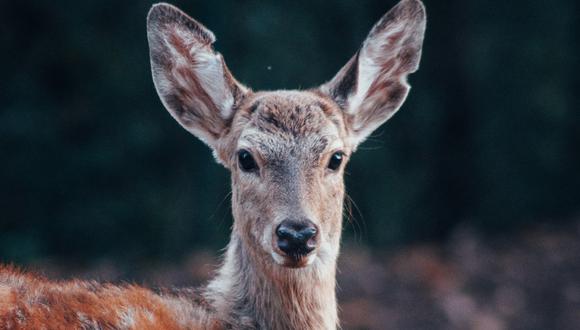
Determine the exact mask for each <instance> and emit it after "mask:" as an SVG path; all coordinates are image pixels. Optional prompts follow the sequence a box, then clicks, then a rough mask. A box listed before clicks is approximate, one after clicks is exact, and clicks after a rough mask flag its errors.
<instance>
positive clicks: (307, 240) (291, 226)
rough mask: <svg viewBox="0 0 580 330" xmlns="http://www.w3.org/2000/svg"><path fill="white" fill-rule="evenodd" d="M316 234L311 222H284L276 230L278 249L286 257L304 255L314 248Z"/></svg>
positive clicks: (316, 231)
mask: <svg viewBox="0 0 580 330" xmlns="http://www.w3.org/2000/svg"><path fill="white" fill-rule="evenodd" d="M317 233H318V229H317V228H316V226H315V225H314V224H313V223H312V222H311V221H308V220H306V221H292V220H284V221H282V223H280V225H279V226H278V227H277V228H276V235H277V236H278V242H277V243H278V247H279V248H280V250H281V251H283V252H284V253H286V254H288V255H294V256H295V255H306V254H308V253H310V252H312V251H313V250H314V249H315V248H316V240H315V239H314V237H315V236H316V234H317Z"/></svg>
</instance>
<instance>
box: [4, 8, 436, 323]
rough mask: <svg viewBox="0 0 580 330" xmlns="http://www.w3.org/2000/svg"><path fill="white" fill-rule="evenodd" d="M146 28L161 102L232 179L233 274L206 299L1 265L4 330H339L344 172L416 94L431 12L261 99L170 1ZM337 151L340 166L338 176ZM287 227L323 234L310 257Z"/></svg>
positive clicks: (392, 25)
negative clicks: (280, 237) (411, 79)
mask: <svg viewBox="0 0 580 330" xmlns="http://www.w3.org/2000/svg"><path fill="white" fill-rule="evenodd" d="M147 28H148V39H149V46H150V52H151V66H152V72H153V80H154V83H155V86H156V88H157V91H158V94H159V96H160V98H161V100H162V102H163V104H164V105H165V107H166V108H167V110H168V111H169V112H170V114H171V115H172V116H173V117H174V118H175V119H176V120H177V121H178V122H179V123H180V124H181V125H182V126H183V127H184V128H185V129H187V130H188V131H189V132H191V133H192V134H194V135H195V136H197V137H198V138H200V139H201V140H203V141H204V142H205V143H207V144H208V145H209V146H210V147H211V148H212V149H213V151H214V155H215V157H216V159H217V160H218V161H219V162H220V163H221V164H223V165H224V166H225V167H227V168H228V169H229V170H230V171H231V178H232V210H233V215H234V224H233V227H232V234H231V239H230V243H229V245H228V248H227V251H226V254H225V258H224V262H223V265H222V267H221V268H220V269H219V270H218V272H217V275H216V277H215V278H214V279H213V280H212V281H211V282H210V283H209V284H208V286H207V287H205V288H204V289H202V290H201V291H199V293H197V294H196V293H194V291H192V290H187V289H186V290H180V291H175V292H172V293H168V292H165V293H153V292H152V291H150V290H147V289H143V288H140V287H137V286H131V285H124V286H115V285H110V284H97V283H93V282H81V281H72V282H64V283H61V282H50V281H47V280H44V279H42V278H39V277H35V276H32V275H27V274H22V273H20V272H18V271H15V270H14V269H12V268H0V326H1V327H2V328H7V329H37V328H42V327H43V326H44V327H46V328H48V329H65V328H66V329H70V328H79V329H216V330H217V329H335V328H336V327H337V326H338V316H337V306H336V296H335V285H336V282H335V273H336V260H337V257H338V253H339V246H340V236H341V231H342V210H343V199H344V181H343V171H344V168H345V165H346V162H347V160H348V158H349V157H350V156H351V154H352V153H353V152H354V150H355V149H356V147H357V146H358V145H359V144H360V143H362V141H364V139H365V138H366V137H367V136H368V135H369V134H370V133H371V132H372V131H373V130H374V129H375V128H377V127H378V126H380V125H381V124H382V123H384V122H385V121H386V120H388V119H389V118H390V117H391V116H392V115H393V114H394V113H395V112H396V111H397V110H398V109H399V108H400V106H401V104H402V103H403V101H404V100H405V98H406V96H407V94H408V91H409V85H408V84H407V82H406V77H407V75H408V74H410V73H412V72H414V71H416V70H417V68H418V64H419V58H420V54H421V45H422V41H423V33H424V30H425V12H424V8H423V5H422V4H421V2H420V1H419V0H402V1H401V2H400V3H399V4H398V5H397V6H396V7H395V8H393V9H392V10H391V11H390V12H389V13H387V14H386V15H385V16H384V17H383V18H382V19H381V20H380V21H379V22H378V23H377V24H376V25H375V26H374V27H373V29H372V31H371V33H370V34H369V36H368V37H367V39H366V41H365V42H364V43H363V45H362V46H361V48H360V50H359V51H358V52H357V53H356V54H355V56H354V57H353V58H352V59H351V60H350V61H349V62H348V63H347V64H346V65H345V67H343V68H342V69H341V70H340V71H339V73H338V74H337V75H336V76H335V77H334V78H333V79H332V80H331V81H329V82H328V83H326V84H324V85H322V86H320V87H319V88H313V89H311V90H308V91H274V92H253V91H251V90H250V89H249V88H247V87H245V86H243V85H241V84H240V83H239V82H237V81H236V80H235V78H234V77H233V76H232V75H231V73H230V72H229V70H228V69H227V66H226V65H225V62H224V61H223V59H222V57H221V55H220V54H218V53H216V52H215V51H214V50H213V48H212V43H213V42H214V41H215V37H214V35H213V33H212V32H211V31H209V30H208V29H207V28H205V27H204V26H203V25H201V24H200V23H198V22H197V21H195V20H193V19H192V18H190V17H188V16H187V15H186V14H184V13H183V12H182V11H180V10H179V9H177V8H175V7H173V6H171V5H167V4H159V5H155V6H154V7H153V8H152V9H151V11H150V13H149V16H148V20H147ZM240 150H244V151H245V152H248V153H249V154H250V155H251V156H252V157H253V159H254V160H255V163H256V164H257V168H256V169H255V170H254V171H244V170H242V169H241V168H240V164H238V153H239V152H240ZM337 152H340V153H342V154H343V155H344V161H343V162H342V163H341V164H340V165H339V167H338V168H336V169H331V168H329V166H328V164H329V160H330V159H331V157H332V155H333V154H335V153H337ZM285 219H294V220H301V221H302V220H308V221H310V222H311V223H313V224H314V225H315V226H316V228H317V229H318V231H317V233H316V236H315V239H314V241H313V242H314V245H315V249H314V250H313V251H312V252H311V253H309V254H307V255H301V256H299V257H297V256H288V255H285V254H284V252H283V251H281V250H280V248H279V247H278V244H277V235H276V230H275V228H276V227H277V226H278V225H279V224H280V223H281V222H282V221H284V220H285Z"/></svg>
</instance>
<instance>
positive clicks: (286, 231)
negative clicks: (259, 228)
mask: <svg viewBox="0 0 580 330" xmlns="http://www.w3.org/2000/svg"><path fill="white" fill-rule="evenodd" d="M276 235H278V237H279V238H282V239H287V238H292V237H293V236H294V235H295V231H293V230H292V229H290V228H288V227H287V226H285V225H284V224H280V225H279V226H278V228H277V229H276Z"/></svg>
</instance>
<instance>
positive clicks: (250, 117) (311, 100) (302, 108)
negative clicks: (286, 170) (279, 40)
mask: <svg viewBox="0 0 580 330" xmlns="http://www.w3.org/2000/svg"><path fill="white" fill-rule="evenodd" d="M235 126H237V127H240V134H239V136H240V137H239V139H238V143H237V146H238V149H250V150H255V151H256V152H259V153H260V154H261V156H262V157H266V158H274V159H275V158H280V157H284V156H288V155H293V156H296V157H305V156H306V157H308V156H310V157H315V158H316V157H318V156H320V155H321V154H323V153H324V152H326V151H331V150H337V149H342V148H344V147H345V145H344V137H345V136H346V129H345V125H344V122H343V117H342V113H341V111H340V110H339V109H338V107H337V106H336V105H335V104H333V102H332V101H328V100H326V99H325V98H322V97H319V96H317V95H315V94H313V93H309V92H300V91H282V92H280V91H278V92H265V93H259V94H257V95H256V96H255V97H253V98H252V99H251V100H249V101H248V102H246V103H245V106H244V107H243V108H242V109H241V111H240V115H239V116H237V123H236V125H235Z"/></svg>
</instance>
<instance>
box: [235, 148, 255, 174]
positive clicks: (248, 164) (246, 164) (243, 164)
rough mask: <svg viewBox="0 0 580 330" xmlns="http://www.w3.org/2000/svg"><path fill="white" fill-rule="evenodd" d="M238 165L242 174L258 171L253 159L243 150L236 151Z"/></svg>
mask: <svg viewBox="0 0 580 330" xmlns="http://www.w3.org/2000/svg"><path fill="white" fill-rule="evenodd" d="M238 163H239V164H240V168H241V169H242V171H244V172H254V171H256V170H257V169H258V164H256V161H255V160H254V157H252V154H251V153H250V152H249V151H248V150H245V149H242V150H240V151H238Z"/></svg>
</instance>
